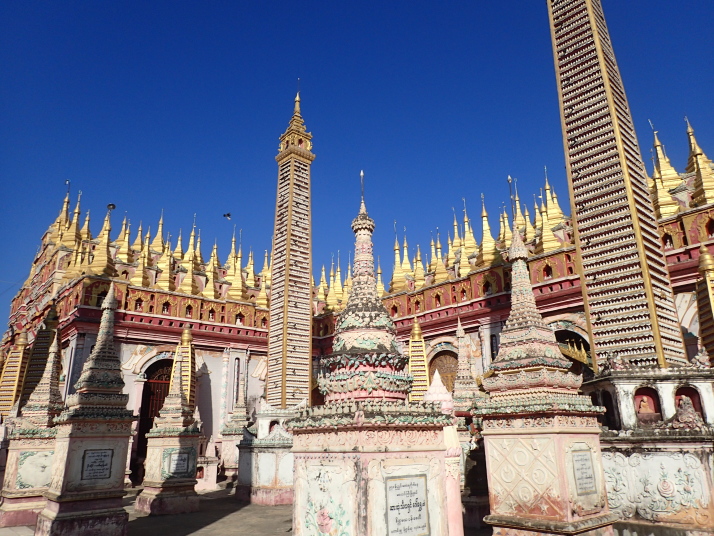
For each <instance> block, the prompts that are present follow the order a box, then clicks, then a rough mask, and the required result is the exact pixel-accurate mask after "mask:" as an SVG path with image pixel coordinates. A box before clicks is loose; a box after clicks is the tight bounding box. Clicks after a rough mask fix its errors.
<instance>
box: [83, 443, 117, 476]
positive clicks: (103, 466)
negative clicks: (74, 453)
mask: <svg viewBox="0 0 714 536" xmlns="http://www.w3.org/2000/svg"><path fill="white" fill-rule="evenodd" d="M113 457H114V449H88V450H85V451H84V456H83V457H82V480H98V479H103V478H109V477H110V476H111V473H112V458H113Z"/></svg>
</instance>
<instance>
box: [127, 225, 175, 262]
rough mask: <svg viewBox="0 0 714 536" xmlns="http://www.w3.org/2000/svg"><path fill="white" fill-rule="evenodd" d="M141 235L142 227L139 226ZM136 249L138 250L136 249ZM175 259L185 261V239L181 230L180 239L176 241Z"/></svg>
mask: <svg viewBox="0 0 714 536" xmlns="http://www.w3.org/2000/svg"><path fill="white" fill-rule="evenodd" d="M139 234H141V225H140V226H139ZM134 249H136V248H134ZM174 258H176V259H177V260H179V261H181V260H183V238H182V237H181V229H179V235H178V239H177V240H176V249H175V250H174Z"/></svg>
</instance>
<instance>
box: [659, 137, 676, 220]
mask: <svg viewBox="0 0 714 536" xmlns="http://www.w3.org/2000/svg"><path fill="white" fill-rule="evenodd" d="M653 134H654V148H653V152H654V157H653V160H654V162H653V164H654V170H653V171H652V179H651V183H652V186H651V190H652V192H651V197H652V202H653V204H654V209H655V213H656V215H657V218H658V219H659V218H666V217H668V216H672V215H674V214H677V213H678V212H679V211H680V207H679V203H678V202H677V200H676V199H675V198H674V197H673V196H672V195H670V193H669V190H671V189H673V188H676V187H677V186H679V185H680V184H681V183H682V179H681V178H680V176H679V173H677V171H676V170H675V169H674V167H672V164H671V163H670V161H669V158H667V155H666V153H665V152H664V146H663V145H662V143H661V142H660V141H659V136H657V131H656V130H655V131H654V133H653Z"/></svg>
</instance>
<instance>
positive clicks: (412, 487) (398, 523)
mask: <svg viewBox="0 0 714 536" xmlns="http://www.w3.org/2000/svg"><path fill="white" fill-rule="evenodd" d="M385 483H386V487H387V534H388V535H389V536H429V534H430V532H429V512H428V509H427V497H426V475H416V476H393V477H388V478H386V479H385Z"/></svg>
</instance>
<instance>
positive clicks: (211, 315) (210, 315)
mask: <svg viewBox="0 0 714 536" xmlns="http://www.w3.org/2000/svg"><path fill="white" fill-rule="evenodd" d="M215 319H216V311H214V310H213V309H210V310H209V311H208V320H211V321H213V320H215Z"/></svg>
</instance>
